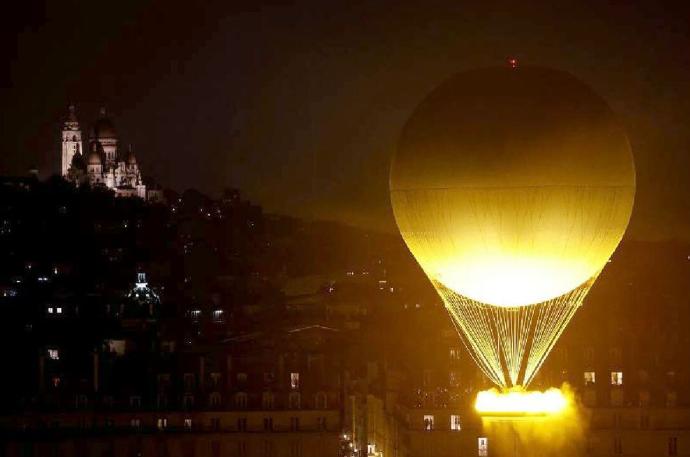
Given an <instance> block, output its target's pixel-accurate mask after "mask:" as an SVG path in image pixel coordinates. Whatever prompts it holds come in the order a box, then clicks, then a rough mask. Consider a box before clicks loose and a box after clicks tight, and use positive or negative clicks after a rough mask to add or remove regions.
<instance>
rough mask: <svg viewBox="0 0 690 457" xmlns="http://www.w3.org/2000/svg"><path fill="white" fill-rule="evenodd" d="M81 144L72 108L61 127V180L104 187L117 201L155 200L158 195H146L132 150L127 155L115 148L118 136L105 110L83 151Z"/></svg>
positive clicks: (153, 193) (95, 124) (82, 143)
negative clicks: (112, 192) (113, 194)
mask: <svg viewBox="0 0 690 457" xmlns="http://www.w3.org/2000/svg"><path fill="white" fill-rule="evenodd" d="M84 140H85V139H84V137H83V135H82V129H81V126H80V125H79V121H78V120H77V115H76V112H75V108H74V105H71V106H70V107H69V114H68V116H67V119H66V120H65V123H64V125H63V127H62V176H63V177H64V178H65V179H67V180H68V181H71V182H72V183H74V184H75V185H81V184H86V183H88V184H89V185H91V186H93V187H97V186H104V187H107V188H108V189H111V190H113V191H114V192H115V194H116V195H117V196H119V197H140V198H143V199H145V200H152V199H156V198H157V197H158V193H159V192H158V191H154V190H149V191H148V192H147V188H146V185H145V184H144V182H143V180H142V176H141V172H140V170H139V165H138V164H137V159H136V157H135V156H134V151H133V150H132V147H131V146H130V147H129V148H127V150H126V151H123V150H122V148H118V139H117V133H116V131H115V128H114V127H113V123H112V121H111V120H110V119H109V118H108V116H107V115H106V112H105V108H101V112H100V115H99V117H98V119H97V120H96V122H95V123H94V125H93V128H92V129H91V132H90V135H89V138H88V149H86V150H85V149H84V142H85V141H84Z"/></svg>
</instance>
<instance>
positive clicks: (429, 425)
mask: <svg viewBox="0 0 690 457" xmlns="http://www.w3.org/2000/svg"><path fill="white" fill-rule="evenodd" d="M433 429H434V416H433V415H431V414H425V415H424V430H426V431H427V432H430V431H432V430H433Z"/></svg>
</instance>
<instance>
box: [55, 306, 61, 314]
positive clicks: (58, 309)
mask: <svg viewBox="0 0 690 457" xmlns="http://www.w3.org/2000/svg"><path fill="white" fill-rule="evenodd" d="M55 312H56V313H57V314H62V307H61V306H58V307H57V308H55Z"/></svg>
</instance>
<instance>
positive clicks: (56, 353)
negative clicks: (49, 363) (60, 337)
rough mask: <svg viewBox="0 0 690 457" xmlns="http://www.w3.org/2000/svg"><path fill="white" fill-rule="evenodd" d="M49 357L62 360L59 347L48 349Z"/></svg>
mask: <svg viewBox="0 0 690 457" xmlns="http://www.w3.org/2000/svg"><path fill="white" fill-rule="evenodd" d="M48 358H49V359H50V360H60V351H58V350H57V349H48Z"/></svg>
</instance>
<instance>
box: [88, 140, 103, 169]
mask: <svg viewBox="0 0 690 457" xmlns="http://www.w3.org/2000/svg"><path fill="white" fill-rule="evenodd" d="M99 149H100V148H99V147H98V143H94V144H93V146H92V147H91V152H89V155H88V157H87V158H86V161H87V163H88V164H89V165H101V164H102V163H103V160H102V159H101V154H100V152H99Z"/></svg>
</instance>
